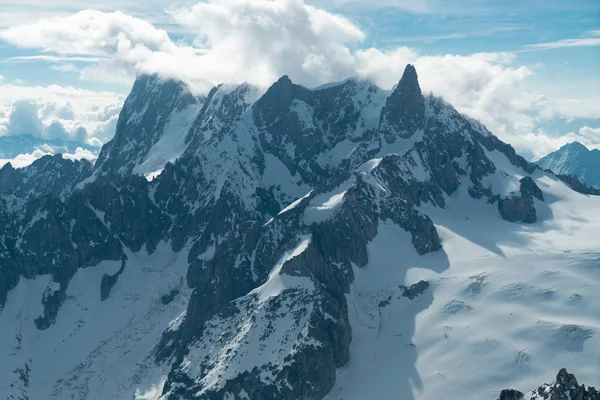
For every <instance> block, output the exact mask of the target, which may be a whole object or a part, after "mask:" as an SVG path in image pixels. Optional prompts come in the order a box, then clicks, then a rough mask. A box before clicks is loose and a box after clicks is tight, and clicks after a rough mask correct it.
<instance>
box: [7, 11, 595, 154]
mask: <svg viewBox="0 0 600 400" xmlns="http://www.w3.org/2000/svg"><path fill="white" fill-rule="evenodd" d="M348 1H351V0H339V1H338V3H339V4H343V3H344V2H348ZM387 3H388V5H394V4H392V3H395V5H396V6H400V7H401V8H402V7H404V8H406V7H408V5H407V4H408V3H409V2H405V1H403V0H388V1H387ZM415 4H417V3H415ZM417 5H418V7H417V8H419V7H420V11H422V12H426V11H427V10H426V8H427V2H425V1H421V2H418V4H417ZM415 7H416V6H415ZM413 11H415V12H416V11H419V10H417V9H416V8H415V9H414V10H413ZM168 16H169V17H170V18H171V19H172V22H174V23H175V24H176V25H178V26H180V27H181V28H182V30H183V31H185V32H191V33H192V36H189V37H187V38H186V39H187V41H183V40H182V41H174V40H173V39H172V38H171V37H169V34H168V33H167V32H166V31H165V30H162V29H159V28H157V27H156V26H154V25H153V24H151V23H150V22H148V21H145V20H143V19H141V18H136V17H133V16H130V15H127V14H125V13H123V12H108V13H107V12H101V11H94V10H85V11H80V12H77V13H75V14H72V15H69V16H66V17H65V16H62V17H55V18H48V19H44V20H39V21H36V22H32V23H26V24H22V25H17V26H12V27H9V28H7V29H5V30H4V31H1V32H0V37H1V38H3V39H4V40H6V41H8V42H9V43H11V44H13V45H15V46H19V47H22V48H30V49H39V50H41V51H42V52H43V53H44V54H40V56H44V57H55V59H54V60H55V62H59V61H68V60H69V59H76V58H85V59H86V60H87V61H86V66H83V67H81V69H79V74H80V78H81V79H84V80H97V81H102V82H119V83H123V84H131V82H132V81H133V79H134V77H135V76H136V74H139V73H160V74H163V75H167V76H170V77H175V78H179V79H182V80H185V81H187V82H188V83H190V84H191V85H192V87H194V88H195V89H196V90H198V91H202V92H206V91H208V90H209V89H210V88H211V87H212V86H213V85H215V84H218V83H222V82H242V81H247V82H251V83H254V84H258V85H263V86H267V85H269V84H271V83H272V82H274V81H275V80H276V79H277V78H279V77H280V76H281V75H284V74H287V75H289V76H290V77H291V79H292V80H293V81H295V82H298V83H300V84H304V85H306V86H317V85H319V84H322V83H326V82H329V81H337V80H341V79H344V78H346V77H348V76H353V75H358V76H360V77H363V78H367V79H370V80H372V81H374V82H375V83H376V84H378V85H380V86H382V87H384V88H391V87H392V86H393V85H394V84H396V83H397V82H398V80H399V78H400V76H401V74H402V71H403V70H404V67H405V65H406V64H407V63H413V64H415V65H416V68H417V71H418V74H419V77H420V83H421V87H422V88H423V90H424V92H426V93H427V92H430V91H431V92H433V93H434V94H435V95H439V96H442V97H444V98H445V99H446V100H447V101H449V102H450V103H452V104H453V105H454V106H455V107H456V108H457V109H458V110H459V111H461V112H464V113H466V114H468V115H469V116H471V117H474V118H476V119H478V120H480V121H481V122H483V123H484V124H486V126H487V127H488V128H489V129H490V130H491V131H492V132H494V133H496V134H497V135H498V136H499V137H500V138H501V139H503V140H505V141H507V142H509V143H512V144H514V145H516V147H517V148H518V149H519V150H522V151H524V152H526V153H528V154H530V155H538V154H540V153H541V152H544V151H546V150H547V149H548V148H550V147H556V146H558V143H557V142H555V141H553V139H552V140H551V138H550V137H549V136H548V135H547V134H546V133H544V132H543V131H540V129H539V124H540V122H541V121H544V120H548V119H551V118H554V117H556V116H557V115H560V116H561V117H564V118H600V108H599V107H596V106H595V105H596V104H597V102H596V101H595V100H592V101H587V102H582V101H576V100H568V99H549V98H545V97H543V96H541V93H535V92H532V91H531V89H526V85H524V83H525V82H527V79H528V78H529V77H530V76H532V75H533V74H534V70H533V69H532V68H530V67H527V66H524V65H519V63H518V61H519V59H518V54H516V53H511V52H506V53H477V54H471V55H455V54H437V55H428V54H423V53H421V52H420V51H418V50H416V49H414V48H409V47H395V48H390V49H377V48H372V47H371V48H369V47H365V46H363V43H364V42H365V41H366V34H365V32H364V31H363V30H362V29H361V28H360V27H359V26H358V25H356V24H355V23H354V22H352V21H350V20H349V19H348V18H346V17H344V16H342V15H338V14H334V13H331V12H328V11H325V10H324V9H320V8H317V7H314V6H311V5H307V4H305V2H304V1H303V0H278V1H271V0H207V1H203V2H199V3H197V4H195V5H192V6H187V7H178V8H172V9H169V10H168ZM588 36H589V37H588V38H582V39H581V40H583V39H590V40H597V38H595V37H594V34H593V32H592V33H590V34H589V35H588ZM578 40H579V39H578ZM585 43H588V42H585ZM552 45H553V46H554V45H557V44H556V43H555V44H552ZM558 45H562V44H558ZM535 46H537V47H536V48H540V49H541V48H542V47H543V46H549V44H538V45H535ZM68 65H69V64H61V65H60V66H57V67H55V68H61V69H63V70H65V71H67V70H69V71H68V72H76V68H73V67H71V66H68ZM5 86H7V85H3V86H2V87H1V89H3V88H4V87H5ZM61 90H64V91H65V92H70V91H73V90H76V89H73V88H70V89H61ZM56 91H59V89H58V88H55V90H50V92H56ZM46 93H48V90H46ZM89 95H90V96H91V97H92V98H93V97H94V96H98V95H94V94H89ZM108 97H110V98H111V100H109V99H108V98H107V97H106V94H103V95H100V98H101V100H102V101H99V102H96V103H97V104H101V105H100V107H105V108H107V109H109V110H113V111H114V110H118V106H117V105H116V102H115V99H116V97H115V96H114V94H112V95H110V96H108ZM8 98H13V99H15V96H12V97H11V96H8ZM16 100H18V99H15V101H16ZM22 100H25V99H22ZM0 101H2V100H1V99H0ZM38 101H42V102H47V101H49V100H48V99H38ZM52 101H54V102H58V101H60V100H59V99H58V98H56V97H55V98H54V100H52ZM119 101H120V102H121V101H122V98H119ZM75 103H76V101H75V102H73V112H74V114H75V118H74V120H73V121H78V122H68V121H72V120H68V119H65V118H61V117H60V116H57V115H54V116H52V115H50V116H45V117H44V118H42V119H41V120H42V122H41V123H39V121H38V122H36V121H35V120H34V121H31V124H32V126H31V127H30V128H31V129H34V128H35V129H38V131H39V130H40V129H41V135H60V132H61V127H62V130H63V131H64V132H65V135H67V136H71V137H78V136H79V135H82V131H81V129H79V131H78V130H77V129H78V125H77V124H78V123H79V124H80V125H81V126H82V127H83V128H84V129H85V136H86V137H87V140H88V141H91V140H93V139H94V138H96V139H97V140H98V141H99V142H104V141H106V140H107V138H109V137H110V135H111V133H110V131H111V129H114V123H115V122H116V114H112V113H111V112H110V111H107V116H105V117H104V118H103V117H100V116H99V114H102V113H98V110H96V111H92V110H91V109H90V107H83V109H82V107H81V106H80V105H77V104H75ZM84 103H85V104H87V105H89V104H94V101H91V100H89V99H88V100H86V101H84ZM0 106H1V105H0ZM38 106H39V105H38ZM5 107H7V106H6V105H5ZM10 107H12V109H13V112H14V108H15V107H14V105H10ZM39 107H41V109H43V108H44V107H46V105H42V106H39ZM30 111H31V110H30ZM39 113H40V111H39V110H38V114H39ZM17 116H18V115H17ZM82 116H84V117H82ZM10 118H11V114H10V113H9V114H6V112H5V113H4V116H3V115H2V114H0V134H2V133H3V132H4V134H6V132H7V130H8V129H9V128H8V127H9V122H10ZM2 121H4V122H2ZM80 121H86V122H85V124H83V123H81V122H80ZM40 124H41V128H40ZM111 124H112V125H111ZM10 126H12V125H10ZM11 129H12V128H11ZM21 130H22V129H21ZM574 134H575V135H578V136H581V133H580V132H577V133H574ZM546 138H547V141H546V142H543V141H544V140H545V139H546ZM588 142H589V143H592V142H594V141H593V140H589V141H588ZM595 142H600V139H598V140H596V141H595Z"/></svg>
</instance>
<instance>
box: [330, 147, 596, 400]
mask: <svg viewBox="0 0 600 400" xmlns="http://www.w3.org/2000/svg"><path fill="white" fill-rule="evenodd" d="M497 158H504V156H502V155H498V156H497ZM495 161H496V165H497V167H501V166H502V164H503V163H501V162H500V161H503V160H495ZM504 165H505V166H506V165H509V163H506V164H504ZM533 177H534V179H535V180H536V183H537V184H538V186H539V187H540V188H541V189H542V190H543V191H544V196H545V197H546V202H547V206H544V205H543V204H540V203H536V207H537V208H538V210H539V221H538V222H537V223H535V224H532V225H529V226H525V225H516V224H511V223H508V222H506V221H503V220H502V219H501V218H500V216H497V215H495V214H492V213H490V212H489V206H488V205H485V204H484V203H483V202H480V201H477V200H474V199H472V198H471V197H470V196H469V195H468V194H467V193H466V192H465V191H461V190H459V191H458V192H457V193H455V194H454V195H453V196H451V197H450V198H449V199H448V209H447V210H443V209H437V208H434V207H430V206H426V207H423V210H422V211H424V212H426V213H427V214H428V215H429V216H430V217H431V218H432V220H433V221H434V223H435V224H436V227H437V229H438V231H439V233H440V236H441V238H442V242H443V247H444V250H443V251H442V252H438V253H433V254H429V255H426V256H419V255H418V254H417V253H416V252H415V250H414V248H413V247H412V246H411V245H410V236H409V235H408V233H407V232H405V231H404V230H402V229H400V228H398V227H397V226H396V225H393V224H381V225H380V226H379V233H378V235H377V237H376V238H375V239H374V240H373V241H372V242H371V243H370V245H369V260H370V261H369V264H368V265H367V266H365V267H364V268H355V281H354V284H353V285H352V289H351V293H350V295H348V297H347V298H348V309H349V314H350V321H351V324H352V329H353V338H352V344H351V350H350V351H351V353H350V354H351V356H350V362H349V363H348V364H347V365H346V366H345V367H344V368H342V369H341V370H339V371H338V376H337V382H336V386H335V387H334V389H333V390H332V391H331V393H330V394H329V395H328V396H327V399H329V400H333V399H346V400H349V399H357V400H358V399H365V398H378V399H423V400H424V399H440V398H448V399H451V398H464V399H469V398H478V399H496V398H497V396H498V393H499V390H500V389H501V388H504V387H508V386H510V387H524V388H527V387H536V386H537V385H539V382H543V381H545V380H548V379H549V378H548V377H552V376H554V374H555V371H556V369H557V368H560V367H566V368H567V369H568V370H570V371H573V372H574V373H575V374H576V375H577V377H578V379H579V380H580V381H581V382H586V383H587V384H589V385H592V386H593V385H595V386H598V384H600V381H599V377H600V352H599V351H598V349H599V348H600V313H598V312H597V304H598V303H599V302H600V251H599V250H598V240H597V232H600V215H598V212H597V211H598V210H599V205H598V198H593V197H588V196H585V195H581V194H578V193H576V192H574V191H572V190H570V189H569V188H568V187H566V186H565V185H564V184H563V183H561V182H559V181H557V180H556V179H554V178H553V177H550V176H549V175H546V174H543V173H542V172H539V171H538V172H536V173H535V174H534V176H533ZM448 211H450V212H448ZM420 280H426V281H428V282H429V283H430V285H431V286H430V287H429V288H428V289H427V290H425V292H424V293H423V294H422V295H420V296H419V297H417V298H415V299H414V300H409V299H408V298H406V297H402V293H403V290H402V288H401V287H400V286H410V285H412V284H414V283H417V282H418V281H420ZM386 303H389V304H386Z"/></svg>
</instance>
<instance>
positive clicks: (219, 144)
mask: <svg viewBox="0 0 600 400" xmlns="http://www.w3.org/2000/svg"><path fill="white" fill-rule="evenodd" d="M165 143H171V144H173V143H175V145H174V146H175V147H176V149H177V151H175V152H173V153H169V154H166V153H164V152H163V150H164V148H163V147H162V146H163V144H165ZM492 152H493V153H494V154H495V155H496V156H497V157H503V158H504V159H505V161H506V162H507V163H511V164H512V165H514V166H515V167H516V168H520V169H522V171H523V173H524V174H525V175H527V174H533V173H534V172H536V171H537V168H536V167H535V166H533V165H532V164H530V163H528V162H527V161H526V160H524V159H523V158H521V157H520V156H518V155H517V154H516V153H515V151H514V149H512V147H510V146H509V145H507V144H504V143H502V142H501V141H500V140H499V139H497V138H496V137H494V136H493V135H492V134H491V133H490V132H488V131H487V130H486V129H485V127H483V126H482V125H481V124H479V123H477V122H475V121H473V120H471V119H469V118H467V117H465V116H463V115H461V114H460V113H458V112H457V111H456V110H455V109H454V108H452V106H450V105H449V104H447V103H445V102H444V101H443V100H442V99H439V98H435V97H433V96H427V97H424V96H423V95H422V94H421V90H420V87H419V83H418V80H417V74H416V71H415V69H414V67H412V66H410V65H409V66H407V68H406V70H405V72H404V75H403V76H402V79H401V80H400V83H399V84H398V86H397V87H396V88H395V89H394V90H393V91H392V92H391V93H390V92H387V91H384V90H381V89H379V88H377V87H375V86H374V85H372V84H371V83H369V82H365V81H360V80H357V79H350V80H347V81H344V82H342V83H339V84H335V85H329V86H326V87H321V88H317V89H313V90H310V89H307V88H305V87H302V86H299V85H296V84H294V83H293V82H291V80H290V79H289V78H288V77H282V78H281V79H279V80H278V81H277V82H276V83H274V84H273V85H272V86H271V88H269V89H268V90H267V91H266V92H265V93H264V94H262V92H261V91H260V90H259V89H257V88H255V87H253V86H251V85H247V84H243V85H239V86H226V85H220V86H218V87H215V88H214V89H213V90H212V91H211V92H210V93H209V94H208V96H206V97H202V98H197V97H195V96H193V95H192V94H191V93H190V92H189V90H188V89H187V87H186V86H185V85H183V84H182V83H181V82H176V81H164V80H161V79H160V78H158V77H149V76H143V77H140V78H139V79H138V81H137V82H136V83H135V85H134V88H133V90H132V93H131V94H130V96H129V97H128V99H127V101H126V103H125V105H124V108H123V111H122V112H121V115H120V117H119V123H118V127H117V133H116V135H115V138H114V139H113V140H112V141H111V142H109V143H108V144H106V145H105V146H104V148H103V149H102V152H101V155H100V157H99V159H98V161H97V163H96V165H95V166H94V170H93V171H91V166H89V165H87V164H85V163H82V164H72V165H71V164H69V165H67V166H62V164H63V163H64V162H63V161H60V160H59V159H58V158H56V159H55V158H52V159H47V160H45V161H43V162H46V164H44V165H45V167H44V168H42V169H41V170H40V171H41V172H37V173H36V176H37V174H39V173H42V174H43V173H46V172H48V171H55V170H56V169H57V168H63V170H64V174H66V175H67V176H69V177H70V178H69V179H67V181H68V182H69V184H62V186H61V185H60V184H58V187H59V188H60V190H58V191H56V192H55V191H54V189H53V188H54V187H55V186H56V185H55V184H52V185H50V184H49V182H48V185H46V186H44V185H42V184H39V185H37V184H36V186H39V187H41V188H42V192H43V193H38V192H35V193H34V195H32V196H26V197H24V196H23V195H22V194H23V193H29V192H28V191H27V188H28V186H27V185H28V184H29V183H28V182H30V181H29V180H26V179H25V178H24V176H25V175H23V174H26V173H27V172H26V171H23V172H19V171H15V170H13V169H11V168H10V167H5V170H4V169H3V170H2V171H3V172H1V173H0V185H6V187H10V188H13V189H11V193H4V194H2V195H0V205H1V207H0V238H1V240H0V308H1V307H2V305H4V303H5V302H6V299H7V295H8V293H9V292H10V291H11V290H12V289H13V288H14V287H15V286H16V285H17V283H18V282H19V279H21V278H28V279H29V278H34V277H37V276H39V275H51V276H52V281H51V284H49V285H48V290H47V292H45V294H44V296H43V299H41V301H42V306H43V311H42V312H41V315H39V317H38V318H37V319H36V323H35V324H36V326H37V328H38V329H41V330H46V329H48V328H50V327H52V326H53V324H54V323H55V322H56V318H57V316H58V315H59V314H60V312H61V310H62V308H61V307H63V305H64V304H65V301H67V297H68V296H67V288H68V287H69V285H70V284H71V280H72V279H73V277H74V276H75V274H76V272H77V271H78V270H82V269H85V268H94V267H95V266H97V265H98V264H99V263H101V262H104V261H108V260H113V261H116V262H117V263H118V262H119V261H121V262H122V264H121V269H120V270H119V271H117V272H115V271H114V270H113V273H112V274H111V273H104V274H102V275H101V276H99V277H98V282H94V288H96V289H94V293H96V294H95V296H97V293H98V292H97V290H98V289H99V290H100V298H101V300H103V301H104V303H103V304H105V303H108V302H110V301H111V300H112V299H113V298H112V295H111V291H112V290H113V289H114V288H115V287H116V286H115V285H117V284H120V279H122V277H123V276H124V275H126V274H127V273H129V272H130V270H131V267H130V266H129V264H128V263H129V261H128V257H129V258H131V257H132V256H133V255H134V254H137V253H142V252H143V253H145V254H148V255H149V256H151V255H152V254H154V252H156V251H157V249H159V248H165V247H166V248H168V249H169V251H171V252H173V253H174V254H185V257H186V258H187V261H186V262H187V265H189V268H188V269H187V273H186V274H185V276H182V277H181V280H182V282H183V281H185V282H184V283H182V285H180V286H178V287H176V288H170V290H168V291H167V292H166V293H161V294H160V296H159V297H158V301H156V303H157V304H162V305H163V306H169V305H170V304H171V303H174V302H175V303H176V302H178V301H179V298H180V297H182V296H183V293H185V292H186V291H187V293H188V295H187V296H188V299H186V300H187V303H185V304H186V305H187V308H186V311H185V312H184V313H183V314H182V315H180V317H179V318H178V320H177V321H178V322H177V323H176V324H173V325H172V326H169V327H168V329H165V330H164V331H162V336H161V339H160V342H159V343H156V345H155V347H154V352H153V354H150V355H146V357H147V358H146V359H145V361H144V362H146V363H150V364H156V365H160V366H162V367H164V371H163V373H161V375H164V376H166V381H165V383H164V386H162V387H161V399H163V400H168V399H181V398H203V399H204V398H205V399H223V398H228V399H247V398H256V399H298V398H305V399H321V398H323V397H324V396H325V395H326V394H327V393H328V392H329V391H330V390H331V389H332V388H333V386H334V384H335V379H336V373H337V372H336V371H337V369H338V368H341V367H343V366H344V365H346V363H347V362H348V360H349V357H350V343H351V341H352V330H351V328H350V322H349V312H348V308H349V307H348V303H347V295H348V294H349V293H350V292H351V287H352V283H353V282H354V272H355V270H356V268H362V269H367V270H368V268H369V264H370V261H371V260H370V255H369V252H368V250H367V246H368V245H369V243H371V242H372V241H373V240H375V238H376V237H377V235H378V232H379V231H380V229H381V227H382V226H384V225H393V226H395V227H398V228H399V229H401V230H402V231H403V232H405V233H406V234H407V235H408V236H407V237H410V243H411V244H412V246H413V247H414V249H415V251H416V254H417V255H426V254H430V253H436V252H442V251H443V248H442V241H441V239H440V236H439V234H438V231H437V228H436V226H435V225H434V224H433V221H432V219H431V218H430V217H429V216H428V215H426V214H425V213H424V211H423V210H424V209H438V210H440V209H444V208H446V207H447V202H448V199H449V198H450V197H451V196H452V195H453V194H455V193H456V192H457V191H458V190H459V189H464V193H466V194H468V195H469V196H470V197H472V198H473V199H475V200H481V201H482V204H483V205H484V206H485V207H489V210H490V212H496V211H495V209H494V206H492V205H491V204H493V203H494V202H495V201H497V200H498V199H500V196H501V194H500V193H495V192H494V190H493V187H492V185H491V184H490V183H489V181H490V179H488V178H494V174H495V173H496V166H495V164H494V162H493V161H492V160H491V158H490V157H489V154H490V153H492ZM49 161H53V162H56V163H58V164H59V165H58V166H54V164H50V163H49ZM39 165H42V164H41V163H40V164H39ZM36 168H37V167H36ZM154 168H156V169H157V170H159V171H160V170H162V172H161V173H160V174H158V175H157V176H156V177H155V178H154V179H153V180H151V181H150V182H149V181H148V180H147V179H145V178H144V177H143V176H140V175H146V172H156V171H154ZM32 170H33V169H32ZM63 170H61V171H63ZM27 171H28V170H27ZM61 176H63V174H62V173H61ZM508 179H512V180H516V178H514V177H510V178H508ZM3 182H6V183H3ZM76 182H79V185H75V183H76ZM516 183H518V184H519V185H520V191H519V193H517V194H515V195H514V197H509V198H502V199H500V200H498V210H499V212H500V214H501V215H502V216H503V217H504V218H505V219H508V220H509V221H515V222H516V221H522V222H533V221H535V219H536V212H535V207H534V199H535V201H543V199H544V197H543V193H542V191H541V190H540V188H539V187H538V186H537V185H536V183H535V181H534V180H533V179H532V178H531V177H529V176H526V177H525V178H522V179H521V180H520V181H517V182H516ZM486 204H487V205H486ZM126 260H127V261H126ZM165 268H166V267H165ZM428 286H429V284H428V283H427V282H425V281H421V282H418V283H416V284H414V285H411V286H408V287H402V288H401V289H402V292H403V293H404V296H405V297H407V298H409V299H411V300H415V301H414V302H411V304H416V303H419V302H420V301H421V298H419V299H417V297H420V296H422V297H426V294H427V288H428ZM396 290H397V286H396ZM384 303H385V301H384ZM384 306H385V304H384V305H382V307H384ZM162 367H161V368H162ZM81 368H84V366H82V367H81ZM84 379H85V378H84V377H83V375H82V374H76V376H74V377H72V380H73V381H74V382H75V383H72V382H71V383H70V384H69V385H67V386H65V385H61V389H60V390H65V391H69V390H71V392H69V393H70V394H72V396H71V397H75V398H77V397H78V396H80V395H81V393H83V392H85V390H84V389H81V390H84V391H83V392H76V390H77V388H78V387H79V386H77V385H78V384H80V385H81V387H86V388H87V386H86V385H87V383H85V382H84V383H81V382H80V381H79V380H84ZM78 382H79V383H78ZM86 382H87V381H86ZM31 384H34V385H35V384H36V383H35V382H32V383H31ZM86 390H87V389H86ZM64 393H66V392H64ZM65 396H66V394H65ZM126 397H131V395H130V393H129V392H128V393H127V395H123V394H122V393H120V394H119V395H117V398H126Z"/></svg>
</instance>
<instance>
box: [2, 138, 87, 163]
mask: <svg viewBox="0 0 600 400" xmlns="http://www.w3.org/2000/svg"><path fill="white" fill-rule="evenodd" d="M78 147H81V148H82V149H86V150H90V151H92V152H97V151H98V149H97V148H95V147H93V146H90V145H88V144H85V143H82V142H77V141H65V140H60V139H40V138H37V137H35V136H32V135H13V136H0V159H9V158H15V157H16V156H18V155H19V154H30V153H33V152H34V151H35V150H38V149H41V150H48V149H52V151H51V152H52V153H55V154H58V153H73V152H75V150H77V148H78Z"/></svg>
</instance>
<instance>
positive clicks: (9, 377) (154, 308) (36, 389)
mask: <svg viewBox="0 0 600 400" xmlns="http://www.w3.org/2000/svg"><path fill="white" fill-rule="evenodd" d="M120 265H121V262H120V261H119V262H106V261H105V262H102V263H101V264H100V265H97V266H95V267H93V268H86V269H80V270H79V271H78V272H77V274H76V275H75V277H74V278H73V280H72V281H71V283H70V285H69V288H68V290H67V296H68V297H67V301H66V302H65V304H64V305H63V308H62V309H61V310H60V312H59V314H58V318H57V321H56V323H55V324H54V325H53V326H52V327H50V328H49V329H47V330H45V331H39V330H37V329H36V328H35V326H34V322H33V320H34V319H35V318H36V317H38V316H39V315H40V314H41V313H42V311H43V310H42V304H41V298H42V296H44V293H45V292H46V291H47V290H48V288H51V286H52V282H51V277H50V276H48V275H44V276H38V277H37V278H35V279H24V278H21V281H20V282H19V284H18V286H17V287H16V288H15V289H14V290H13V291H11V292H10V294H9V297H8V301H7V303H6V306H5V308H4V310H3V311H2V313H0V326H2V327H3V329H1V330H0V335H1V336H0V343H2V344H3V345H2V346H1V347H0V360H3V361H2V362H0V376H2V377H4V378H3V379H6V381H5V382H6V383H7V385H4V384H2V385H0V398H3V399H5V398H8V399H10V398H13V397H11V396H14V398H15V399H20V398H22V397H20V395H21V394H23V393H25V391H24V390H23V389H25V387H27V389H28V391H27V395H28V396H29V398H30V399H84V398H85V399H125V398H127V399H131V398H132V396H133V398H135V399H140V400H141V399H145V400H150V399H157V398H158V397H157V396H158V393H159V390H158V389H159V387H158V386H160V384H161V381H162V380H163V375H166V372H168V368H167V367H168V366H165V367H161V366H156V365H154V359H153V354H152V351H153V349H154V347H155V346H156V344H157V343H158V341H159V339H160V336H161V334H162V332H163V331H164V330H165V329H167V328H168V327H169V324H171V322H172V321H177V318H178V317H179V316H180V315H181V313H182V312H184V311H185V309H186V307H187V301H188V299H189V289H188V288H187V285H186V284H185V273H186V269H187V267H188V263H187V252H186V251H183V252H181V253H177V254H175V253H173V252H172V251H171V250H170V249H168V248H167V247H165V246H163V247H161V248H159V249H157V251H156V252H155V253H153V254H152V255H148V254H147V253H145V252H140V253H137V254H129V260H128V261H127V263H126V267H125V270H124V271H123V273H122V274H121V276H120V277H119V279H118V281H117V283H116V285H115V286H114V287H113V288H112V291H111V293H110V296H109V297H108V298H107V299H106V300H105V301H104V302H101V301H100V287H99V282H100V281H101V277H102V275H103V274H104V273H107V274H113V273H115V272H117V271H118V269H119V267H120ZM173 290H177V291H179V294H178V295H176V296H175V298H174V299H173V301H172V302H170V303H169V304H163V302H162V301H161V298H162V296H166V295H169V294H171V293H172V291H173ZM7 327H10V329H7ZM15 365H17V366H19V367H18V368H17V369H15V368H14V366H15ZM161 368H163V369H161ZM161 371H162V372H161ZM153 393H154V394H153ZM134 395H135V396H134Z"/></svg>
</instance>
